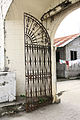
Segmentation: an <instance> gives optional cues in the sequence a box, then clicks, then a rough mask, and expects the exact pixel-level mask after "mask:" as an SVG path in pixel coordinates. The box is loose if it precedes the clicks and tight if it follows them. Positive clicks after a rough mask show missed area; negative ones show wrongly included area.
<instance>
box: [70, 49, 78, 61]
mask: <svg viewBox="0 0 80 120" xmlns="http://www.w3.org/2000/svg"><path fill="white" fill-rule="evenodd" d="M70 52H71V60H76V59H77V51H70Z"/></svg>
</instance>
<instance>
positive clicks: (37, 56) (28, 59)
mask: <svg viewBox="0 0 80 120" xmlns="http://www.w3.org/2000/svg"><path fill="white" fill-rule="evenodd" d="M24 32H25V33H24V39H25V71H26V72H25V75H26V103H27V107H26V110H27V111H32V110H35V109H36V108H37V107H39V106H43V105H46V104H49V103H51V102H52V83H51V82H52V78H51V44H50V38H49V35H48V33H47V31H46V29H45V28H44V26H43V25H42V24H41V23H40V22H39V21H38V20H37V19H36V18H34V17H33V16H31V15H29V14H27V13H24Z"/></svg>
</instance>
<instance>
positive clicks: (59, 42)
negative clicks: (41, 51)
mask: <svg viewBox="0 0 80 120" xmlns="http://www.w3.org/2000/svg"><path fill="white" fill-rule="evenodd" d="M79 36H80V33H78V34H74V35H69V36H65V37H61V38H56V39H54V46H56V47H64V46H65V45H67V44H68V43H70V42H71V41H73V40H74V39H75V38H77V37H79Z"/></svg>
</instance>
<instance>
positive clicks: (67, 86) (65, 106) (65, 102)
mask: <svg viewBox="0 0 80 120" xmlns="http://www.w3.org/2000/svg"><path fill="white" fill-rule="evenodd" d="M57 89H58V92H60V91H64V92H63V94H62V95H61V96H60V98H61V103H60V104H52V105H48V106H46V107H43V108H40V109H38V110H36V111H33V112H32V113H26V112H22V113H18V114H16V115H13V116H5V117H2V118H0V120H80V80H70V81H63V82H58V84H57Z"/></svg>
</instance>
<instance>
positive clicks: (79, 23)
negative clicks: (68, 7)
mask: <svg viewBox="0 0 80 120" xmlns="http://www.w3.org/2000/svg"><path fill="white" fill-rule="evenodd" d="M76 33H80V8H79V9H77V10H75V11H73V12H72V13H70V14H69V15H68V16H67V17H65V18H64V20H63V21H62V22H61V24H60V25H59V27H58V29H57V31H56V34H55V38H59V37H63V36H68V35H72V34H76Z"/></svg>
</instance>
